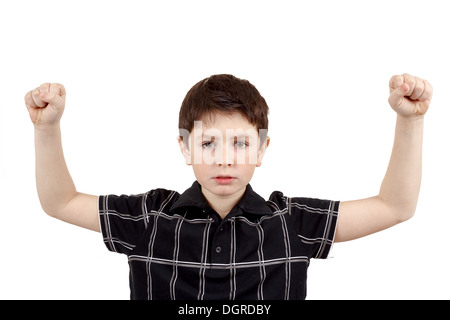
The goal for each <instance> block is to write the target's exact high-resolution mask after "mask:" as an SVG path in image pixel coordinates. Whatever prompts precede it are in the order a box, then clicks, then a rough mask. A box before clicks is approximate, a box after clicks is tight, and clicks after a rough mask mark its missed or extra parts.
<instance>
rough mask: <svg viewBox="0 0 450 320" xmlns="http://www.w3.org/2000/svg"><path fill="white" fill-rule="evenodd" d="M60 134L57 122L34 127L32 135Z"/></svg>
mask: <svg viewBox="0 0 450 320" xmlns="http://www.w3.org/2000/svg"><path fill="white" fill-rule="evenodd" d="M60 132H61V127H60V125H59V122H57V123H54V124H46V125H37V124H36V125H34V133H35V134H39V135H52V134H55V133H56V134H59V133H60Z"/></svg>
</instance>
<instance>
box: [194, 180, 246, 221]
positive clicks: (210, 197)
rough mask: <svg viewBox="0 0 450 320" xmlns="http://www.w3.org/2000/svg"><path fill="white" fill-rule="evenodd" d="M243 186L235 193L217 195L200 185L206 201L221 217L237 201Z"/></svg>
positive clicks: (243, 189)
mask: <svg viewBox="0 0 450 320" xmlns="http://www.w3.org/2000/svg"><path fill="white" fill-rule="evenodd" d="M244 192H245V188H242V189H241V190H239V191H238V192H236V193H233V194H230V195H225V196H223V195H217V194H214V193H211V192H210V191H208V190H207V189H204V188H203V187H202V193H203V195H204V196H205V198H206V201H208V204H209V205H210V206H211V208H213V209H214V210H215V211H216V212H217V213H218V214H219V215H220V217H221V218H222V219H223V218H225V216H226V215H227V214H228V213H229V212H230V211H231V209H233V207H234V206H235V205H236V204H237V203H238V202H239V200H240V199H241V198H242V196H243V195H244Z"/></svg>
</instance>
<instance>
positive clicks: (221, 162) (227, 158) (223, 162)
mask: <svg viewBox="0 0 450 320" xmlns="http://www.w3.org/2000/svg"><path fill="white" fill-rule="evenodd" d="M225 149H226V148H224V150H222V155H220V154H216V163H217V165H218V166H219V167H231V166H232V165H233V164H234V156H235V155H234V150H233V149H232V150H225Z"/></svg>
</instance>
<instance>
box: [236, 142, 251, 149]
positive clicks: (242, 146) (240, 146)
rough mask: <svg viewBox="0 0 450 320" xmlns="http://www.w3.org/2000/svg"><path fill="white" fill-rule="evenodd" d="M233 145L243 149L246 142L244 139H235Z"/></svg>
mask: <svg viewBox="0 0 450 320" xmlns="http://www.w3.org/2000/svg"><path fill="white" fill-rule="evenodd" d="M234 146H235V147H236V148H238V149H245V148H247V147H248V142H245V141H236V142H235V143H234Z"/></svg>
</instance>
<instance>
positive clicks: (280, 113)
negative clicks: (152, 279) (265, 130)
mask: <svg viewBox="0 0 450 320" xmlns="http://www.w3.org/2000/svg"><path fill="white" fill-rule="evenodd" d="M449 13H450V6H449V5H448V1H436V0H427V1H410V0H409V1H261V0H259V1H248V0H247V1H242V0H238V1H231V0H228V1H192V0H190V1H167V0H166V1H111V0H108V1H80V0H78V1H12V0H11V1H2V2H1V4H0V46H1V51H0V57H1V58H0V112H1V113H0V121H1V122H0V130H1V131H0V155H1V156H0V161H1V162H0V165H1V171H0V188H1V190H0V191H1V192H0V195H1V196H0V197H1V198H0V215H1V219H0V247H1V251H0V298H1V299H128V298H129V287H128V265H127V259H126V257H125V256H123V255H118V254H114V253H110V252H108V251H107V249H106V247H105V246H104V245H103V242H102V237H101V235H100V234H98V233H95V232H91V231H88V230H83V229H81V228H78V227H75V226H72V225H68V224H65V223H62V222H60V221H57V220H55V219H52V218H50V217H48V216H47V215H46V214H45V213H44V212H43V211H42V209H41V207H40V204H39V201H38V198H37V193H36V189H35V180H34V143H33V127H32V124H31V122H30V120H29V117H28V113H27V111H26V108H25V106H24V103H23V97H24V95H25V93H26V92H27V91H28V90H31V89H33V88H35V87H37V86H38V85H40V84H41V83H44V82H59V83H62V84H64V85H65V87H66V90H67V99H66V111H65V114H64V116H63V120H62V128H63V144H64V150H65V155H66V160H67V163H68V166H69V169H70V172H71V174H72V176H73V178H74V181H75V184H76V186H77V189H78V190H79V191H82V192H86V193H91V194H97V195H98V194H107V193H116V194H122V193H126V194H131V193H140V192H145V191H147V190H149V189H153V188H157V187H164V188H170V189H175V190H178V191H180V192H182V191H184V190H185V189H186V188H187V187H189V186H190V185H191V183H192V181H193V179H194V175H193V173H192V169H191V168H190V167H187V166H186V165H184V161H183V158H182V156H181V153H180V152H179V149H178V145H177V142H176V135H177V122H178V111H179V107H180V105H181V102H182V100H183V98H184V95H185V94H186V92H187V91H188V90H189V89H190V87H191V86H193V85H194V84H195V83H196V82H197V81H199V80H201V79H203V78H205V77H208V76H210V75H212V74H216V73H231V74H234V75H236V76H238V77H241V78H245V79H248V80H250V81H251V82H252V83H253V84H254V85H255V86H256V87H257V88H258V89H259V91H260V92H261V93H262V95H263V96H264V97H265V99H266V100H267V102H268V104H269V107H270V108H271V109H270V118H269V119H270V121H269V123H270V124H269V135H270V137H271V145H270V147H269V149H268V151H267V154H266V158H265V161H264V163H263V166H262V167H261V168H258V169H257V171H256V173H255V176H254V178H253V180H252V182H251V183H252V186H253V188H254V189H255V191H257V192H258V193H260V194H261V195H262V196H263V197H265V198H267V197H268V196H269V195H270V193H271V192H272V191H273V190H281V191H283V192H284V194H285V195H288V196H309V197H319V198H328V199H334V200H352V199H359V198H364V197H369V196H372V195H375V194H377V192H378V188H379V186H380V183H381V181H382V179H383V176H384V173H385V170H386V167H387V164H388V160H389V156H390V151H391V147H392V142H393V134H394V125H395V117H396V115H395V112H393V111H392V110H391V109H390V107H389V104H388V103H387V98H388V93H389V90H388V82H389V79H390V77H391V75H393V74H401V73H403V72H407V73H410V74H413V75H417V76H420V77H423V78H426V79H428V80H429V81H430V82H431V83H432V84H433V86H434V97H433V101H432V105H431V109H430V110H429V112H428V114H427V115H426V124H425V126H426V127H425V137H424V168H423V183H422V190H421V195H420V199H419V204H418V207H417V211H416V215H415V217H414V218H413V219H411V220H409V221H407V222H405V223H403V224H401V225H399V226H396V227H393V228H391V229H389V230H386V231H383V232H380V233H378V234H375V235H371V236H368V237H365V238H363V239H359V240H355V241H351V242H346V243H339V244H335V245H334V247H333V252H332V255H333V256H334V258H332V259H328V260H324V261H319V260H313V261H312V262H311V265H310V268H309V277H308V299H449V298H450V290H449V289H448V288H449V286H450V276H449V271H450V257H449V249H448V244H449V238H448V234H449V230H450V210H449V206H448V201H449V198H450V197H449V192H448V191H449V189H450V188H449V184H448V181H449V178H450V173H449V169H448V163H449V162H450V155H449V151H448V150H449V137H450V134H449V133H450V129H449V128H450V127H449V126H448V119H449V117H450V112H449V103H448V92H449V90H450V81H449V76H448V74H449V71H450V66H449V57H450V46H449V40H448V39H449V37H448V35H449V31H450V20H449V19H448V16H449Z"/></svg>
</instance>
